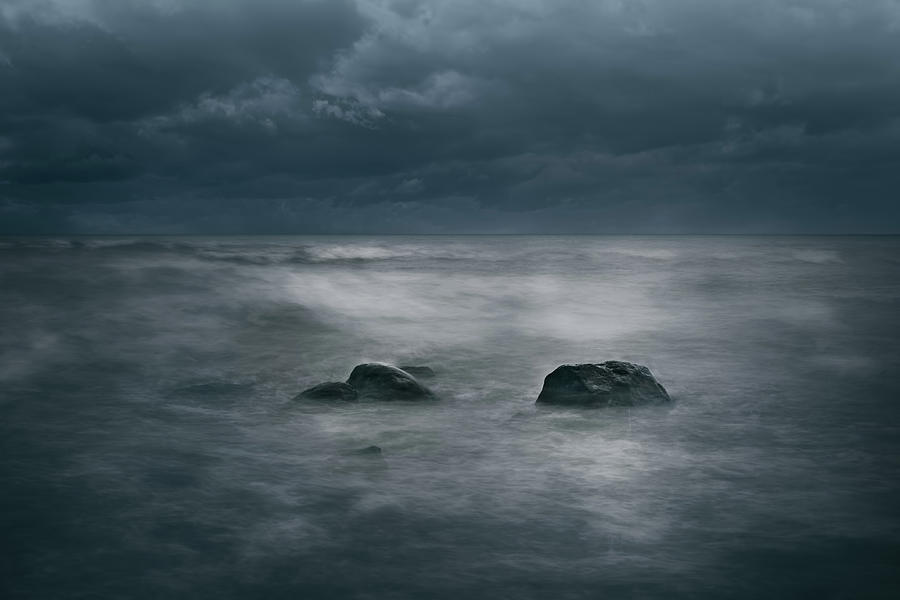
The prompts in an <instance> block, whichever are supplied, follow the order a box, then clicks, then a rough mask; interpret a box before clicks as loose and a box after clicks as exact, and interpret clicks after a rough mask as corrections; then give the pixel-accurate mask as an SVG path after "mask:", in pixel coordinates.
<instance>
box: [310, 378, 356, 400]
mask: <svg viewBox="0 0 900 600" xmlns="http://www.w3.org/2000/svg"><path fill="white" fill-rule="evenodd" d="M357 397H358V394H357V393H356V390H354V389H353V388H352V387H350V386H349V385H347V384H346V383H344V382H342V381H329V382H327V383H320V384H319V385H314V386H313V387H311V388H309V389H308V390H304V391H302V392H300V394H298V395H297V397H296V398H295V400H341V401H344V402H353V401H354V400H356V399H357Z"/></svg>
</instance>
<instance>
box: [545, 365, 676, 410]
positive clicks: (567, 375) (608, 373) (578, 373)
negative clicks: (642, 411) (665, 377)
mask: <svg viewBox="0 0 900 600" xmlns="http://www.w3.org/2000/svg"><path fill="white" fill-rule="evenodd" d="M537 401H538V402H539V403H542V404H561V405H574V406H638V405H642V404H662V403H665V402H669V401H670V398H669V394H668V393H667V392H666V389H665V388H664V387H663V386H662V385H660V383H659V382H658V381H656V378H654V377H653V374H652V373H651V372H650V369H648V368H647V367H644V366H642V365H636V364H633V363H629V362H622V361H618V360H609V361H606V362H603V363H598V364H581V365H562V366H560V367H557V368H556V370H555V371H553V372H552V373H550V374H549V375H547V377H546V378H544V387H543V389H541V393H540V395H539V396H538V399H537Z"/></svg>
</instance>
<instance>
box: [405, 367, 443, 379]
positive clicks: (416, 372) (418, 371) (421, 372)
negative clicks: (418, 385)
mask: <svg viewBox="0 0 900 600" xmlns="http://www.w3.org/2000/svg"><path fill="white" fill-rule="evenodd" d="M397 368H398V369H400V370H401V371H406V372H407V373H409V374H410V375H412V376H413V377H424V378H429V377H434V371H433V370H432V369H431V367H413V366H408V367H397Z"/></svg>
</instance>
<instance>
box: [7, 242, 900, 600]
mask: <svg viewBox="0 0 900 600" xmlns="http://www.w3.org/2000/svg"><path fill="white" fill-rule="evenodd" d="M0 307H2V312H0V417H2V423H0V434H2V437H0V443H2V454H0V477H2V479H0V483H2V488H0V525H2V531H0V577H2V579H0V583H2V589H0V592H2V593H0V595H2V596H3V597H5V598H42V599H43V598H66V599H68V598H166V599H168V598H191V599H205V598H210V599H217V600H218V599H231V598H234V599H247V598H298V599H318V598H341V599H342V598H348V599H361V600H362V599H413V598H416V599H421V598H429V599H430V598H438V599H443V598H446V599H451V598H453V599H457V598H470V599H475V598H478V599H481V598H484V599H492V600H494V599H503V598H509V599H516V600H520V599H532V598H550V599H568V598H573V599H574V598H579V599H581V598H584V599H595V598H706V597H709V598H760V597H767V596H768V597H777V598H800V597H803V598H896V597H898V595H900V508H898V507H900V403H898V401H900V381H898V377H897V375H898V365H900V343H898V340H900V238H897V237H540V236H536V237H528V236H505V237H482V236H472V237H465V236H460V237H283V238H281V237H244V238H241V237H223V238H209V237H197V238H191V237H179V238H161V237H130V238H83V237H82V238H27V239H14V238H6V239H0ZM608 359H624V360H631V361H634V362H638V363H641V364H645V365H647V366H649V367H650V369H651V370H652V371H653V372H654V374H655V375H656V376H657V378H658V379H659V380H660V382H661V383H663V385H665V386H666V388H667V389H668V390H669V392H670V394H671V395H672V397H673V398H674V403H673V404H672V405H671V406H666V407H647V408H633V409H611V410H578V409H551V408H542V407H536V406H535V405H534V400H535V398H536V396H537V394H538V392H539V390H540V386H541V382H542V379H543V377H544V375H545V374H547V373H548V372H549V371H550V370H552V369H553V368H554V367H556V366H557V365H559V364H562V363H567V362H597V361H603V360H608ZM365 361H382V362H387V363H392V364H414V365H428V366H431V367H432V368H433V369H434V370H435V371H436V372H437V377H436V378H435V379H433V380H431V381H429V382H428V383H429V385H431V386H432V388H433V389H434V390H435V392H436V393H437V395H438V396H439V398H440V399H439V401H438V402H434V403H425V404H398V403H376V402H362V403H359V404H345V405H340V406H333V405H327V404H325V405H323V404H310V403H303V402H294V401H292V398H293V396H295V395H296V394H297V393H298V392H299V391H300V390H302V389H304V388H305V387H308V386H310V385H313V384H315V383H319V382H321V381H327V380H342V379H345V378H346V377H347V375H348V374H349V372H350V369H351V368H352V367H353V366H354V365H355V364H357V363H361V362H365ZM373 444H374V445H378V446H380V447H381V448H382V449H383V455H382V457H381V458H378V457H374V456H370V455H353V454H351V452H352V451H353V450H356V449H359V448H364V447H366V446H369V445H373Z"/></svg>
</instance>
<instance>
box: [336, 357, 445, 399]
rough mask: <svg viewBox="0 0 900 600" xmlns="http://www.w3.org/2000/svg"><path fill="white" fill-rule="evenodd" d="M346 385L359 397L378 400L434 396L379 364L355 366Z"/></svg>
mask: <svg viewBox="0 0 900 600" xmlns="http://www.w3.org/2000/svg"><path fill="white" fill-rule="evenodd" d="M347 383H348V384H349V385H350V386H352V387H353V388H355V389H356V391H357V392H359V395H360V396H367V397H370V398H376V399H378V400H431V399H433V398H434V396H433V395H432V393H431V390H429V389H428V388H427V387H425V386H424V385H422V384H421V383H419V382H418V381H416V379H415V378H414V377H413V376H412V375H410V374H409V373H407V372H405V371H401V370H400V369H398V368H397V367H391V366H388V365H382V364H379V363H366V364H363V365H356V367H354V368H353V372H352V373H350V377H349V378H348V379H347Z"/></svg>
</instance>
